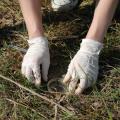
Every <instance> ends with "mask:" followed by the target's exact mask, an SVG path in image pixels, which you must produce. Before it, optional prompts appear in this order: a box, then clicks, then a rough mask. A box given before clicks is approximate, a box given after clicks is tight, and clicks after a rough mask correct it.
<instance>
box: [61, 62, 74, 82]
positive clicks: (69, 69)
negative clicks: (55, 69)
mask: <svg viewBox="0 0 120 120" xmlns="http://www.w3.org/2000/svg"><path fill="white" fill-rule="evenodd" d="M72 70H73V64H72V62H71V63H70V65H69V66H68V71H67V74H66V75H65V77H64V80H63V83H64V84H67V83H68V82H70V80H71V77H72V76H71V74H72Z"/></svg>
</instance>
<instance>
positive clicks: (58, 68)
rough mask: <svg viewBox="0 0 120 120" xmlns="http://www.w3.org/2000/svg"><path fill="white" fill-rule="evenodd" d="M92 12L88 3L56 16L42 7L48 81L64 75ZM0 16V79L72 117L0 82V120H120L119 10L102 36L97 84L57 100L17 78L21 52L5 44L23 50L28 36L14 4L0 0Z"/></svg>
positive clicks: (42, 89) (91, 6) (43, 88)
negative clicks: (47, 44)
mask: <svg viewBox="0 0 120 120" xmlns="http://www.w3.org/2000/svg"><path fill="white" fill-rule="evenodd" d="M13 1H14V2H13ZM44 7H46V8H44ZM93 10H94V6H93V5H92V3H91V1H89V0H85V1H84V2H83V3H82V4H81V6H80V8H79V9H78V10H74V11H72V12H70V13H64V14H62V15H61V14H60V13H54V12H52V11H51V8H50V6H49V2H47V1H46V4H45V3H44V2H43V19H44V20H43V22H44V28H45V34H46V36H48V38H49V43H50V52H51V67H50V72H49V78H50V79H51V78H56V77H60V76H61V75H62V74H64V73H65V72H66V70H67V65H68V64H69V62H70V59H71V58H72V57H73V55H74V54H75V53H76V51H77V50H78V49H79V43H80V40H81V39H82V38H83V37H84V36H85V34H86V32H87V30H88V27H89V25H90V22H91V19H92V15H93ZM0 11H1V13H0V47H1V48H0V74H2V75H4V76H6V77H9V78H11V79H12V80H14V81H15V82H18V83H20V84H21V85H23V86H25V87H27V88H29V89H30V90H33V91H35V92H37V93H39V94H40V95H42V96H45V97H47V98H48V99H51V100H53V101H54V102H56V103H58V104H60V105H61V106H63V107H64V108H66V109H68V110H69V111H71V112H72V113H74V115H72V116H71V115H70V114H68V113H67V112H64V111H63V110H61V109H60V108H59V107H58V106H57V105H54V104H51V103H49V102H47V101H46V100H43V99H41V98H39V97H38V96H35V95H34V94H32V93H30V92H28V91H26V90H24V89H22V88H20V87H18V86H16V85H15V84H12V83H10V82H8V81H6V80H5V79H2V78H0V120H46V119H50V120H52V119H56V120H58V119H60V120H99V119H100V120H119V119H120V98H119V96H120V21H119V19H120V15H119V12H120V11H119V9H118V11H117V13H116V16H115V18H114V20H113V22H112V24H111V26H110V28H109V30H108V33H107V35H106V37H105V47H104V50H103V51H102V54H101V56H100V74H99V79H98V83H97V85H96V86H95V87H94V88H93V89H92V90H90V89H89V90H87V91H86V92H85V93H84V94H83V95H80V96H79V97H76V96H65V95H62V96H60V97H59V98H58V97H56V96H55V95H54V94H52V93H49V92H48V91H47V87H46V84H43V85H42V86H41V87H40V88H35V86H34V85H32V84H30V83H29V82H27V80H26V79H25V78H23V77H22V75H21V73H20V67H21V61H22V57H23V53H21V52H19V51H17V50H15V49H12V48H9V45H10V44H14V45H17V46H19V47H22V48H27V43H26V40H27V38H28V36H27V32H26V28H25V24H24V21H23V18H22V15H21V12H20V8H19V5H18V3H17V2H16V1H15V0H2V1H0ZM61 16H62V17H61Z"/></svg>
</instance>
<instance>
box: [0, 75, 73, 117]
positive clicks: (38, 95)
mask: <svg viewBox="0 0 120 120" xmlns="http://www.w3.org/2000/svg"><path fill="white" fill-rule="evenodd" d="M0 78H2V79H4V80H6V81H8V82H11V83H13V84H15V85H16V86H18V87H19V88H22V89H24V90H26V91H28V92H30V93H31V94H32V95H35V96H37V97H39V98H41V99H43V100H46V101H48V102H50V103H52V104H54V105H57V106H58V107H59V108H60V109H61V110H63V111H65V112H67V113H68V114H70V115H73V113H72V112H71V111H69V110H68V109H66V108H65V107H63V106H61V105H60V104H58V103H56V102H54V101H53V100H51V99H49V98H47V97H45V96H42V95H40V94H38V93H36V92H34V91H33V90H30V89H29V88H26V87H24V86H23V85H21V84H19V83H17V82H15V81H13V80H12V79H10V78H7V77H5V76H3V75H1V74H0Z"/></svg>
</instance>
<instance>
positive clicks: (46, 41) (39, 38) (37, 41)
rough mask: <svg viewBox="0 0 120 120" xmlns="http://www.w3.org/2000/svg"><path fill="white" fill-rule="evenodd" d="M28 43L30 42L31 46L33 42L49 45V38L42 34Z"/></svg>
mask: <svg viewBox="0 0 120 120" xmlns="http://www.w3.org/2000/svg"><path fill="white" fill-rule="evenodd" d="M28 44H29V46H31V45H33V44H40V45H44V46H48V40H47V38H46V37H44V36H40V37H35V38H32V39H29V40H28Z"/></svg>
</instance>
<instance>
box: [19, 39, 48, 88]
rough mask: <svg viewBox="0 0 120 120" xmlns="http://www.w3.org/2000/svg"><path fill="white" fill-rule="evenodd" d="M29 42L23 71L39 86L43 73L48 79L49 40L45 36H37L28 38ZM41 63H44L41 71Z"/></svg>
mask: <svg viewBox="0 0 120 120" xmlns="http://www.w3.org/2000/svg"><path fill="white" fill-rule="evenodd" d="M28 44H29V49H28V51H27V53H26V55H25V56H24V58H23V62H22V69H21V71H22V74H23V75H25V77H26V78H27V79H28V80H30V81H31V82H33V83H35V85H36V86H39V85H40V84H41V73H42V77H43V79H44V80H45V81H47V79H48V77H47V75H48V69H49V65H50V55H49V48H48V40H47V39H46V38H45V37H37V38H34V39H31V40H28ZM40 65H42V71H40Z"/></svg>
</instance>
